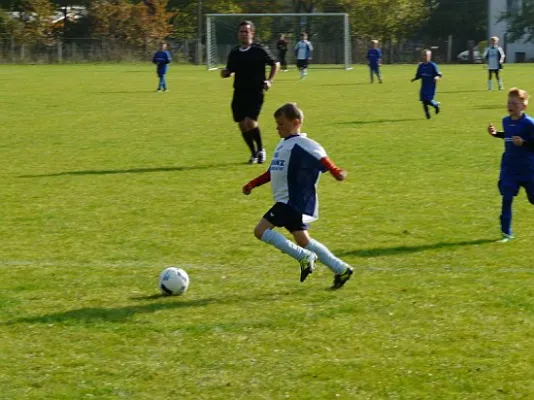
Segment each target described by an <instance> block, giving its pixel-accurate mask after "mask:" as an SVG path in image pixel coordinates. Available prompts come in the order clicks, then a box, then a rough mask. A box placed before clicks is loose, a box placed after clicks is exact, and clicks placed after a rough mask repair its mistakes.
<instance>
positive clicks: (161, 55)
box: [152, 43, 171, 92]
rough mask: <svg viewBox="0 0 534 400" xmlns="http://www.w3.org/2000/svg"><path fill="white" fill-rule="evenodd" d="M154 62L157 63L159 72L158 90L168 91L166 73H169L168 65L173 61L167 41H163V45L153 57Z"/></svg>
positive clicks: (157, 71)
mask: <svg viewBox="0 0 534 400" xmlns="http://www.w3.org/2000/svg"><path fill="white" fill-rule="evenodd" d="M152 62H153V63H154V64H156V65H157V67H156V73H157V74H158V78H159V82H158V90H157V91H158V92H161V91H162V90H163V91H164V92H166V91H167V82H165V75H166V74H167V66H168V65H169V64H170V63H171V54H170V53H169V52H168V51H167V43H162V44H161V47H160V49H159V50H158V51H156V53H155V54H154V57H152Z"/></svg>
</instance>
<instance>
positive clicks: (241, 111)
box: [232, 90, 263, 122]
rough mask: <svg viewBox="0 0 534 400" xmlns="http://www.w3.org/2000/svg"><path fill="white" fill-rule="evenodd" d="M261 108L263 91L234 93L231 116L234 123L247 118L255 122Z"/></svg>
mask: <svg viewBox="0 0 534 400" xmlns="http://www.w3.org/2000/svg"><path fill="white" fill-rule="evenodd" d="M262 106H263V90H256V91H249V92H242V91H238V90H236V91H234V97H233V99H232V114H233V116H234V121H235V122H241V121H243V120H244V119H245V118H247V117H248V118H250V119H252V120H254V121H257V120H258V117H259V115H260V112H261V107H262Z"/></svg>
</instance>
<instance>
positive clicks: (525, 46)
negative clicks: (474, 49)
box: [481, 0, 534, 63]
mask: <svg viewBox="0 0 534 400" xmlns="http://www.w3.org/2000/svg"><path fill="white" fill-rule="evenodd" d="M521 6H522V4H521V0H488V38H490V37H492V36H497V37H499V39H500V42H499V44H500V46H501V47H502V48H503V49H504V52H505V53H506V62H509V63H515V62H526V61H529V60H531V59H534V43H532V42H527V43H523V41H522V40H519V41H518V42H514V43H510V42H508V41H507V40H506V30H507V25H508V23H507V22H506V21H501V22H497V21H498V19H499V17H500V16H501V15H502V14H503V13H505V12H512V13H519V12H520V11H521ZM488 42H489V41H488ZM481 51H484V49H481Z"/></svg>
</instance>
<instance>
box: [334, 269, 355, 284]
mask: <svg viewBox="0 0 534 400" xmlns="http://www.w3.org/2000/svg"><path fill="white" fill-rule="evenodd" d="M352 274H353V270H352V268H351V267H347V269H346V270H345V272H343V273H342V274H336V275H334V285H333V286H332V289H339V288H341V287H343V285H344V284H345V282H347V281H348V280H349V279H350V277H351V276H352Z"/></svg>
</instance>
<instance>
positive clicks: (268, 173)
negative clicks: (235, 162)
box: [243, 171, 271, 194]
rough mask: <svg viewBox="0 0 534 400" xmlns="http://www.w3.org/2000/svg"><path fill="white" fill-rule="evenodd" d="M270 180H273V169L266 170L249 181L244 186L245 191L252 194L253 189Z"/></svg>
mask: <svg viewBox="0 0 534 400" xmlns="http://www.w3.org/2000/svg"><path fill="white" fill-rule="evenodd" d="M270 180H271V171H265V172H264V173H263V174H261V175H260V176H258V177H257V178H254V179H252V180H251V181H250V182H249V183H247V184H246V185H245V186H243V193H244V194H250V192H252V189H254V188H256V187H258V186H261V185H263V184H265V183H267V182H269V181H270Z"/></svg>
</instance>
